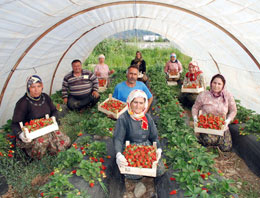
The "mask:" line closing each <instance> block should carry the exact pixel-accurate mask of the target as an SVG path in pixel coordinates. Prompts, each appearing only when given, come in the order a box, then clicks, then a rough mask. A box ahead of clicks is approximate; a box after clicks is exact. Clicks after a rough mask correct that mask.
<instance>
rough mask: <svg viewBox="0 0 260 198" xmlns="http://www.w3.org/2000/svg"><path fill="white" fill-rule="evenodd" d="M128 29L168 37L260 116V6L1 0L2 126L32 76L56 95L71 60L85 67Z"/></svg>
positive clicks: (237, 0)
mask: <svg viewBox="0 0 260 198" xmlns="http://www.w3.org/2000/svg"><path fill="white" fill-rule="evenodd" d="M131 29H143V30H149V31H153V32H156V33H159V34H161V35H163V36H166V37H167V38H168V39H169V40H170V41H173V42H174V43H176V44H177V45H178V46H180V48H181V49H180V50H181V51H182V52H183V53H185V54H187V55H189V56H191V57H192V58H193V59H194V60H197V61H198V63H199V65H200V67H201V69H202V70H203V71H204V73H205V76H206V81H207V82H209V80H210V78H211V77H212V75H214V74H216V73H217V72H221V73H222V74H223V75H224V76H225V77H226V79H227V89H228V90H229V91H231V92H232V94H233V95H234V96H235V98H236V99H240V100H241V102H242V104H243V105H244V106H246V107H248V108H251V109H253V110H255V111H257V112H258V113H260V66H259V62H260V1H259V0H251V1H246V0H182V1H181V0H164V1H162V0H161V1H159V0H155V1H109V0H104V1H101V0H96V1H90V0H55V1H54V0H44V1H42V0H34V1H32V0H18V1H14V0H2V1H1V2H0V57H1V58H0V77H1V82H0V90H1V96H0V101H1V104H0V105H1V106H0V115H1V121H0V122H1V123H0V124H3V123H4V122H5V121H6V120H7V119H9V118H11V116H12V114H13V109H14V106H15V104H16V102H17V100H18V99H19V98H20V97H22V96H23V94H24V93H25V80H26V78H27V77H28V76H29V75H31V74H35V73H36V74H38V75H40V76H41V77H42V79H43V82H44V91H45V92H46V93H50V91H51V92H52V93H53V92H54V91H56V90H59V89H61V83H62V80H63V77H64V75H65V74H66V73H67V72H69V71H70V70H71V65H70V63H71V61H72V60H73V59H76V58H78V59H80V60H82V61H83V60H85V59H86V58H87V56H88V55H89V54H90V53H91V51H92V50H93V48H94V47H95V46H96V45H97V44H98V43H99V42H101V41H102V40H103V39H105V38H107V37H109V36H110V35H113V34H115V33H118V32H121V31H126V30H131Z"/></svg>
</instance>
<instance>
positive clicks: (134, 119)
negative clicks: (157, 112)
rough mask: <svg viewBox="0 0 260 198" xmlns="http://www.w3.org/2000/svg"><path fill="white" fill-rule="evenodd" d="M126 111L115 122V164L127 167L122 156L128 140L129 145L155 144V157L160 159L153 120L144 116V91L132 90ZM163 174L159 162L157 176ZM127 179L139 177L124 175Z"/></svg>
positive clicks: (145, 102) (148, 116) (162, 166)
mask: <svg viewBox="0 0 260 198" xmlns="http://www.w3.org/2000/svg"><path fill="white" fill-rule="evenodd" d="M127 105H128V111H126V112H125V113H123V114H122V115H121V116H120V117H119V119H118V120H117V122H116V127H115V132H114V136H113V141H114V147H115V153H116V163H117V164H118V166H127V165H128V163H127V160H126V158H125V157H124V155H123V154H122V152H123V150H124V144H125V142H126V141H127V140H128V141H130V144H136V145H152V143H153V142H156V143H157V148H158V149H157V151H156V154H157V157H158V158H160V156H161V153H162V149H161V145H160V142H159V140H158V132H157V128H156V126H155V124H154V121H153V119H152V118H151V116H150V115H149V114H146V113H145V112H146V111H147V108H148V99H147V96H146V94H145V92H144V91H142V90H133V91H132V92H131V93H130V94H129V96H128V98H127ZM163 173H164V165H163V163H162V162H161V160H160V161H159V163H158V167H157V176H160V175H162V174H163ZM125 176H126V177H127V178H128V179H138V178H141V177H142V176H139V175H125Z"/></svg>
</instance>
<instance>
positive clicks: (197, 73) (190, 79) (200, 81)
mask: <svg viewBox="0 0 260 198" xmlns="http://www.w3.org/2000/svg"><path fill="white" fill-rule="evenodd" d="M193 84H195V85H197V86H199V87H203V88H204V90H206V84H205V80H204V76H203V72H202V71H201V70H200V68H199V66H198V64H197V62H195V61H191V62H190V63H189V72H187V73H186V75H185V77H184V81H183V86H184V87H187V86H192V85H193Z"/></svg>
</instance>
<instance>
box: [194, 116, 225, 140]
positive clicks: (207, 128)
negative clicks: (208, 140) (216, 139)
mask: <svg viewBox="0 0 260 198" xmlns="http://www.w3.org/2000/svg"><path fill="white" fill-rule="evenodd" d="M225 130H226V127H225V117H224V116H215V115H212V114H201V115H199V117H198V122H197V123H196V124H195V127H194V131H195V133H206V134H211V135H219V136H223V134H224V132H225Z"/></svg>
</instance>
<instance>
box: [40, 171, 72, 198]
mask: <svg viewBox="0 0 260 198" xmlns="http://www.w3.org/2000/svg"><path fill="white" fill-rule="evenodd" d="M71 176H72V175H64V174H61V173H55V174H53V175H52V176H51V177H50V182H48V183H47V184H45V185H44V186H42V187H41V188H40V191H41V194H40V195H41V197H46V198H53V197H60V196H63V195H66V194H67V193H69V192H71V191H72V190H73V189H74V186H73V185H72V184H71V183H70V182H69V180H68V179H69V178H70V177H71Z"/></svg>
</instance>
